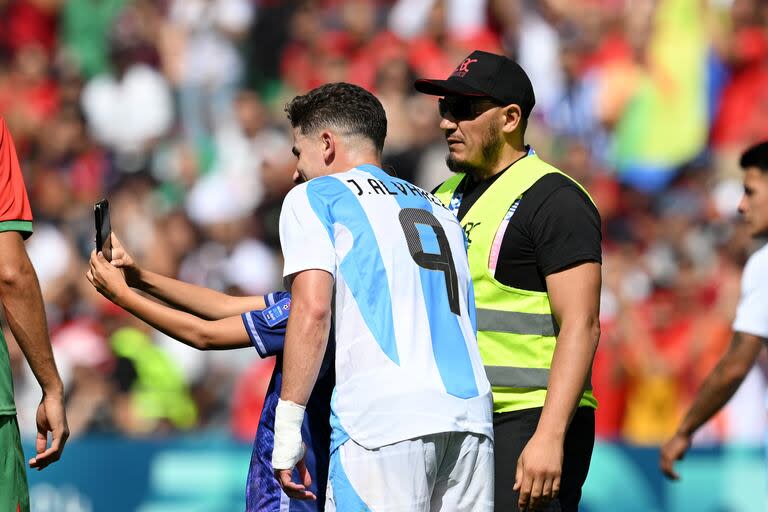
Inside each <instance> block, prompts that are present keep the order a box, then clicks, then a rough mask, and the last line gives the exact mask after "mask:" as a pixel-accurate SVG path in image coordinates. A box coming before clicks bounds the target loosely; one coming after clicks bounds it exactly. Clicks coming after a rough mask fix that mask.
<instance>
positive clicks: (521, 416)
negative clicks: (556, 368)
mask: <svg viewBox="0 0 768 512" xmlns="http://www.w3.org/2000/svg"><path fill="white" fill-rule="evenodd" d="M539 417H541V408H540V407H539V408H536V409H526V410H523V411H514V412H503V413H500V414H494V415H493V434H494V453H495V462H496V464H495V466H496V492H495V493H494V494H495V496H494V501H495V510H496V511H497V512H511V511H516V510H517V500H518V498H519V493H517V492H515V491H513V490H512V486H513V485H514V484H515V470H516V469H517V459H519V458H520V454H521V453H522V452H523V448H525V445H526V444H527V443H528V440H529V439H530V438H531V437H532V436H533V433H534V432H535V431H536V426H537V425H538V424H539ZM594 445H595V410H594V409H592V408H591V407H579V408H578V409H577V410H576V413H575V414H574V416H573V420H572V421H571V425H570V426H569V427H568V432H567V433H566V435H565V445H564V457H563V474H562V477H561V479H560V494H559V496H558V499H557V500H556V502H553V503H551V504H550V505H549V507H548V508H546V509H545V510H547V511H558V510H563V511H567V512H570V511H576V510H578V508H579V500H581V487H582V486H583V485H584V481H585V480H586V479H587V473H588V472H589V463H590V460H591V459H592V448H593V447H594Z"/></svg>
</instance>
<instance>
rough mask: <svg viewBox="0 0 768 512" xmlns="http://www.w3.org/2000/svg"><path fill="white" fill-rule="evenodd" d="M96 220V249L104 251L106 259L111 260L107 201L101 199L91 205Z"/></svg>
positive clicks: (110, 229) (110, 230)
mask: <svg viewBox="0 0 768 512" xmlns="http://www.w3.org/2000/svg"><path fill="white" fill-rule="evenodd" d="M93 215H94V219H95V221H96V250H97V251H101V252H103V253H104V257H105V258H107V260H110V261H111V260H112V239H111V238H110V233H112V225H111V222H110V219H109V201H107V200H106V199H102V200H101V201H99V202H98V203H96V204H95V205H94V207H93Z"/></svg>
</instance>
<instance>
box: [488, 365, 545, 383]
mask: <svg viewBox="0 0 768 512" xmlns="http://www.w3.org/2000/svg"><path fill="white" fill-rule="evenodd" d="M485 374H486V375H487V376H488V380H489V381H490V382H491V386H501V387H505V388H537V389H546V388H547V381H549V370H548V369H546V368H515V367H512V366H486V367H485Z"/></svg>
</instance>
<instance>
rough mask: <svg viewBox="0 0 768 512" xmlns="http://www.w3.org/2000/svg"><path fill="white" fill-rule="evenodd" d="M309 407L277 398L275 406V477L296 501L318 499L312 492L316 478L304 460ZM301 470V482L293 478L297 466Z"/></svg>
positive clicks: (273, 455)
mask: <svg viewBox="0 0 768 512" xmlns="http://www.w3.org/2000/svg"><path fill="white" fill-rule="evenodd" d="M305 410H306V407H305V406H303V405H299V404H296V403H294V402H291V401H290V400H283V399H282V398H281V399H279V400H278V401H277V408H276V409H275V441H274V448H273V449H272V468H273V469H274V471H275V478H277V481H278V482H279V483H280V487H282V488H283V491H284V492H285V494H287V495H288V497H290V498H293V499H296V500H315V499H317V497H316V496H315V495H314V494H313V493H312V492H310V491H309V486H310V485H311V484H312V477H311V476H310V474H309V471H307V465H306V464H305V462H304V454H305V453H306V451H307V450H306V446H305V445H304V443H303V442H302V440H301V424H302V423H303V421H304V411H305ZM294 467H295V468H296V469H297V470H298V471H299V478H300V479H301V483H298V482H294V481H293V468H294Z"/></svg>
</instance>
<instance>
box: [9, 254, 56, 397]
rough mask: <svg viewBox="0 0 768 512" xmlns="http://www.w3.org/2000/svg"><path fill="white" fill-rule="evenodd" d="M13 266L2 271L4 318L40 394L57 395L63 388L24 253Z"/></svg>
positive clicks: (34, 278) (34, 279)
mask: <svg viewBox="0 0 768 512" xmlns="http://www.w3.org/2000/svg"><path fill="white" fill-rule="evenodd" d="M21 250H23V246H22V249H21ZM15 262H16V263H15V264H14V266H15V268H13V269H7V268H6V269H5V270H4V271H3V276H4V277H3V278H2V280H1V284H0V297H1V298H2V302H3V307H4V310H5V318H6V320H7V321H8V326H9V327H10V329H11V332H12V333H13V336H14V338H15V339H16V343H18V344H19V347H20V348H21V350H22V352H23V353H24V356H25V357H26V359H27V361H28V363H29V366H30V368H31V369H32V373H33V374H34V375H35V378H36V379H37V382H38V383H39V384H40V387H41V388H42V389H43V393H45V394H61V393H63V385H62V382H61V377H60V376H59V372H58V370H57V368H56V362H55V360H54V358H53V350H52V349H51V342H50V338H49V336H48V323H47V320H46V317H45V309H44V307H43V297H42V294H41V293H40V284H39V283H38V280H37V274H36V273H35V269H34V268H33V267H32V263H31V262H30V261H29V258H28V257H27V255H26V252H24V253H23V254H20V255H18V256H17V259H16V260H15ZM5 264H8V263H7V262H6V263H5Z"/></svg>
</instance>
